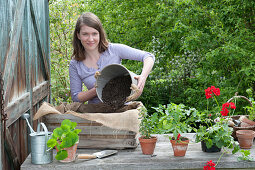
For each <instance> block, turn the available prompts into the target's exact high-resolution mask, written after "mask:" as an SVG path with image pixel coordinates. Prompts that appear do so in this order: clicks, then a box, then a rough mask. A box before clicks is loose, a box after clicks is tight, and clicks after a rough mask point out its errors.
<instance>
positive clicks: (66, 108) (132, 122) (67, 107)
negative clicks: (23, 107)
mask: <svg viewBox="0 0 255 170" xmlns="http://www.w3.org/2000/svg"><path fill="white" fill-rule="evenodd" d="M141 107H144V106H143V104H142V103H141V102H130V103H129V104H128V105H126V106H125V107H123V108H121V109H119V110H117V111H116V112H115V113H109V112H110V108H109V107H108V106H107V105H105V104H103V103H102V104H87V105H86V104H81V103H76V102H74V103H71V104H66V103H63V104H61V105H59V106H56V107H53V106H52V105H51V104H49V103H46V102H44V103H43V104H42V105H41V107H40V108H39V110H38V111H37V112H36V114H35V116H34V120H37V119H39V118H40V117H42V116H44V115H47V114H72V115H74V116H77V117H80V118H83V119H87V120H90V121H95V122H98V123H101V124H102V125H104V126H107V127H110V128H113V129H118V130H127V131H133V132H136V133H139V124H140V122H141V121H140V119H139V118H140V111H139V110H140V108H141Z"/></svg>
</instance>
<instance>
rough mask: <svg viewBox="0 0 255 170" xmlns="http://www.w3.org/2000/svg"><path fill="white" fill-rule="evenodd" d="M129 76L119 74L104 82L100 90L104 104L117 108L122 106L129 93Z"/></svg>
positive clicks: (130, 81)
mask: <svg viewBox="0 0 255 170" xmlns="http://www.w3.org/2000/svg"><path fill="white" fill-rule="evenodd" d="M131 83H132V80H131V77H130V76H129V75H128V76H119V77H116V78H113V79H111V80H110V81H109V82H108V83H106V85H105V87H104V88H103V90H102V100H103V102H104V103H105V104H107V105H109V106H111V108H112V109H113V110H117V109H119V108H121V107H123V106H124V104H125V101H126V98H127V97H128V96H129V95H130V93H131V89H130V87H131Z"/></svg>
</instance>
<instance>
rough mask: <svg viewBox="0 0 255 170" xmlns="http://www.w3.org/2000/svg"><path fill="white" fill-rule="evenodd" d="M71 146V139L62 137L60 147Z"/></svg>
mask: <svg viewBox="0 0 255 170" xmlns="http://www.w3.org/2000/svg"><path fill="white" fill-rule="evenodd" d="M71 146H73V140H72V139H71V138H64V139H63V141H62V143H61V144H60V147H61V148H68V147H71Z"/></svg>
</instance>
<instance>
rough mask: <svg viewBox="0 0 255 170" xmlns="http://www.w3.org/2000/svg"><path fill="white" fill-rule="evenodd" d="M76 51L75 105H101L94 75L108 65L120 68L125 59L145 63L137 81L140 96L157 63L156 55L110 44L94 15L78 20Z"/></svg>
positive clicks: (72, 66)
mask: <svg viewBox="0 0 255 170" xmlns="http://www.w3.org/2000/svg"><path fill="white" fill-rule="evenodd" d="M73 48H74V50H73V55H72V60H71V62H70V65H69V76H70V89H71V96H72V100H73V101H75V102H86V101H88V102H89V103H99V102H100V100H99V99H98V97H97V94H96V89H95V87H94V85H95V82H96V79H95V77H94V75H95V73H96V72H97V71H101V70H102V69H103V68H104V67H105V66H107V65H110V64H121V60H122V59H130V60H138V61H142V62H143V63H144V64H143V70H142V73H141V75H138V76H136V77H135V79H137V80H138V85H137V86H138V89H139V90H140V94H141V93H142V91H143V88H144V85H145V82H146V79H147V77H148V75H149V73H150V71H151V69H152V67H153V65H154V60H155V57H154V55H153V54H151V53H149V52H146V51H142V50H139V49H134V48H132V47H129V46H127V45H123V44H116V43H109V42H108V40H107V37H106V34H105V31H104V29H103V27H102V24H101V21H100V19H99V18H98V17H97V16H96V15H94V14H93V13H91V12H86V13H84V14H82V15H81V16H80V17H79V18H78V21H77V23H76V26H75V31H74V35H73ZM82 84H84V85H85V86H86V87H87V89H88V90H87V91H82Z"/></svg>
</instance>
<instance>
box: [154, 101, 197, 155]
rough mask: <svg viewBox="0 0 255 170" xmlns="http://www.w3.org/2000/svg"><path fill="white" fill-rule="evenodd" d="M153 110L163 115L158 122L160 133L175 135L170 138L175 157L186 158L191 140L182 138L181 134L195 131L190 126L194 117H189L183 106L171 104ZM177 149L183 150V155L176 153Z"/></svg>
mask: <svg viewBox="0 0 255 170" xmlns="http://www.w3.org/2000/svg"><path fill="white" fill-rule="evenodd" d="M153 109H155V110H156V111H157V113H158V114H160V115H162V116H161V117H160V119H159V122H158V129H159V131H160V133H163V134H166V133H173V136H170V137H169V140H170V142H171V144H172V148H173V151H174V156H185V154H186V150H187V147H188V143H189V139H188V138H187V137H184V136H181V135H180V133H187V132H191V131H192V130H193V127H191V125H190V124H189V122H190V118H191V119H193V117H192V116H190V117H189V116H188V113H187V112H186V111H187V110H185V108H184V105H182V104H180V105H177V104H174V103H170V104H168V105H167V106H165V105H159V107H157V108H153ZM188 111H190V110H188ZM189 113H190V112H189ZM188 117H189V118H188ZM177 148H181V150H182V153H181V154H179V153H177V152H176V150H177Z"/></svg>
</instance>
